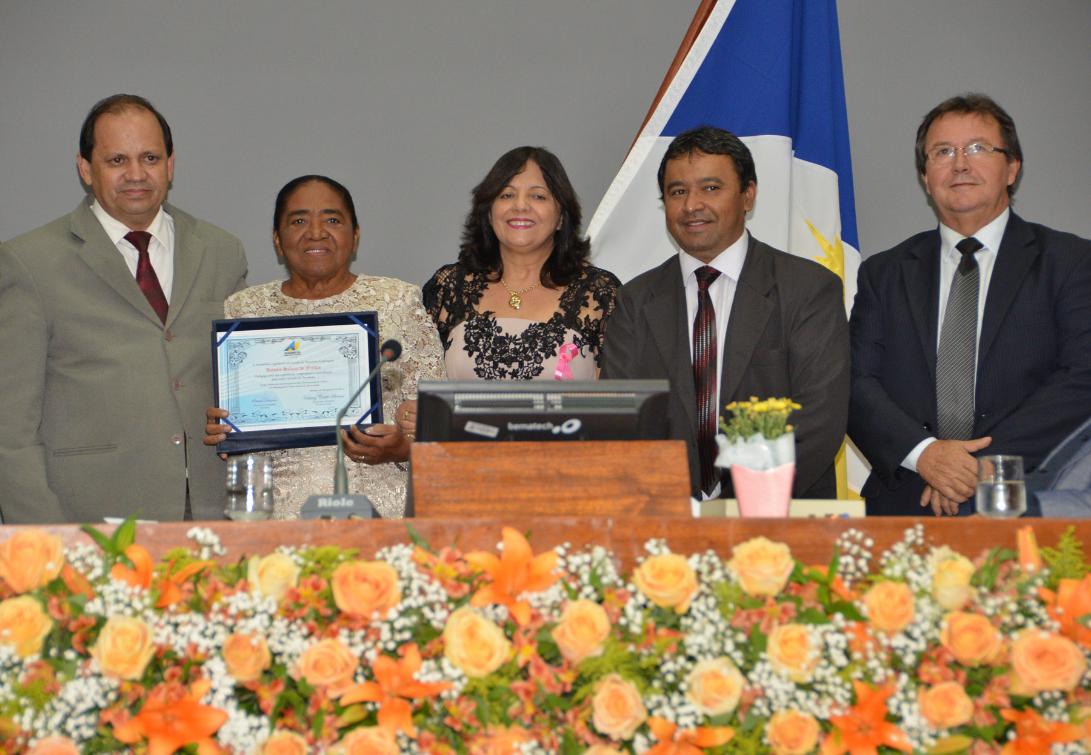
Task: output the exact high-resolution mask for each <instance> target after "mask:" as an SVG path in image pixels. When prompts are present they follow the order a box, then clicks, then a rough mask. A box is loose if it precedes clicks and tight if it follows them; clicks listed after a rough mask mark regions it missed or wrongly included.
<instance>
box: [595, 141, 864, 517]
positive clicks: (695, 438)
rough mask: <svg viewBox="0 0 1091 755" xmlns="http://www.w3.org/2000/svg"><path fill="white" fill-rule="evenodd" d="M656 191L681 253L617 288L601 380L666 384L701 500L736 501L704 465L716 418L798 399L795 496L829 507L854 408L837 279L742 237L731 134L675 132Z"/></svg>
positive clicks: (748, 202) (744, 191) (742, 174)
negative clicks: (758, 403)
mask: <svg viewBox="0 0 1091 755" xmlns="http://www.w3.org/2000/svg"><path fill="white" fill-rule="evenodd" d="M659 189H660V192H661V193H662V198H663V208H664V212H665V214H666V221H667V230H668V231H669V232H670V234H671V236H672V237H673V238H674V240H675V242H677V244H678V246H679V247H680V248H681V251H680V253H679V254H678V256H676V257H672V258H670V259H669V260H667V261H666V262H664V263H663V264H662V265H660V266H659V267H657V268H655V269H653V270H649V271H648V272H646V273H644V274H642V275H640V276H637V277H636V278H634V279H633V280H632V281H630V282H629V283H627V284H625V285H624V286H622V287H621V291H620V293H619V295H618V300H617V307H616V309H615V310H614V312H613V314H612V315H611V317H610V321H609V322H608V323H607V325H606V340H605V344H604V346H603V358H604V361H603V369H602V376H603V377H609V378H668V379H669V380H670V381H671V397H670V404H669V412H670V416H669V425H670V435H671V437H672V438H678V439H681V440H685V441H686V443H687V448H688V451H689V463H690V478H691V482H692V492H693V495H694V496H695V497H697V498H700V497H715V496H722V497H728V498H729V497H732V496H733V495H734V491H733V489H732V487H731V478H730V475H724V474H722V472H721V471H720V470H718V469H716V468H715V467H714V466H713V465H712V461H713V459H714V458H715V450H716V447H715V441H714V438H713V436H714V435H715V427H716V424H717V423H718V420H719V417H720V413H721V412H722V410H723V407H724V406H725V405H726V404H727V403H728V402H730V401H736V400H746V399H748V398H749V397H751V396H757V397H759V398H769V397H773V396H789V397H791V398H793V399H794V400H795V401H797V402H799V403H800V404H801V405H802V406H803V408H802V409H801V410H800V411H799V412H797V413H796V414H794V415H793V416H792V422H793V424H794V425H795V427H796V477H795V485H794V495H795V496H796V497H804V498H834V497H836V495H837V482H836V477H835V472H834V457H835V456H836V454H837V451H838V449H839V448H840V446H841V441H842V439H843V438H844V435H845V424H846V422H847V416H848V399H849V337H848V322H847V320H846V318H845V308H844V298H843V297H844V295H843V293H842V286H841V281H840V279H839V278H838V277H837V276H836V275H834V274H833V273H831V272H830V271H829V270H826V269H825V268H823V267H822V266H820V265H818V264H817V263H815V262H811V261H810V260H806V259H803V258H801V257H797V256H794V255H791V254H786V253H785V252H780V251H777V250H776V249H773V248H772V247H770V246H768V245H766V244H763V243H762V242H760V241H758V240H757V239H754V238H753V237H751V236H750V234H749V233H748V232H747V231H746V228H745V224H746V214H747V213H748V212H749V211H750V210H751V209H753V206H754V200H755V197H756V196H757V174H756V171H755V168H754V160H753V157H752V156H751V155H750V150H749V149H747V147H746V145H745V144H743V143H742V141H740V140H739V139H738V138H737V137H736V136H735V135H734V134H731V133H730V132H728V131H724V130H723V129H719V128H713V127H711V126H702V127H700V128H696V129H692V130H690V131H687V132H684V133H682V134H679V135H678V137H676V138H675V140H674V141H673V142H672V143H671V144H670V146H669V147H668V148H667V152H666V154H665V155H664V156H663V160H662V162H661V163H660V166H659ZM691 336H692V337H691ZM717 355H722V357H720V356H717Z"/></svg>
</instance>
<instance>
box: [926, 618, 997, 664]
mask: <svg viewBox="0 0 1091 755" xmlns="http://www.w3.org/2000/svg"><path fill="white" fill-rule="evenodd" d="M939 641H940V643H942V644H943V646H944V647H945V648H947V649H948V650H950V651H951V655H953V656H954V657H955V660H956V661H958V662H959V663H961V664H962V665H963V666H982V665H985V664H990V663H995V662H997V661H998V660H1000V656H1001V654H1002V653H1003V650H1004V642H1003V638H1002V637H1001V636H1000V632H999V631H997V629H996V627H994V626H993V625H992V623H991V622H990V621H989V620H988V619H986V618H985V617H984V616H982V615H981V614H977V613H965V612H963V611H952V612H951V613H949V614H947V615H946V616H944V617H943V623H942V624H941V625H940V631H939Z"/></svg>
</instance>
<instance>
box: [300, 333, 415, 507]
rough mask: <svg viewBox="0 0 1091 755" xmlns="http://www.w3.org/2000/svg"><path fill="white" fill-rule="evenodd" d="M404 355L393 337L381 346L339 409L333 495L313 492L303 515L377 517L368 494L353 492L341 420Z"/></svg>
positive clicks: (305, 505) (304, 505)
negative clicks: (386, 366)
mask: <svg viewBox="0 0 1091 755" xmlns="http://www.w3.org/2000/svg"><path fill="white" fill-rule="evenodd" d="M401 355H402V345H401V344H400V343H398V342H397V341H395V340H394V339H390V340H389V341H384V342H383V345H382V346H381V347H379V362H378V364H376V365H375V369H373V370H372V371H371V374H369V375H368V376H367V379H366V380H364V382H362V383H360V387H359V388H357V389H356V391H355V393H353V394H352V396H350V397H349V400H348V401H346V402H345V405H344V406H342V407H341V410H340V411H339V412H337V419H336V425H337V431H336V432H337V462H336V464H335V465H334V473H333V495H312V496H310V497H309V498H308V499H307V500H306V501H305V502H304V504H303V508H302V509H301V510H300V512H299V518H300V519H375V518H377V517H378V514H376V513H375V507H374V506H372V505H371V501H370V500H368V497H367V496H366V495H349V494H348V490H349V482H348V472H347V471H346V470H345V439H344V438H343V437H342V436H341V420H343V419H344V418H345V414H346V413H347V412H348V410H349V407H350V406H352V402H353V401H355V400H356V397H357V396H359V395H360V393H361V392H363V390H364V388H366V387H367V386H369V385H371V381H372V380H374V379H375V376H376V375H378V374H379V370H381V369H382V367H383V365H384V364H386V363H387V362H393V361H396V360H397V359H398V357H400V356H401Z"/></svg>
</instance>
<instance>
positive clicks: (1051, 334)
mask: <svg viewBox="0 0 1091 755" xmlns="http://www.w3.org/2000/svg"><path fill="white" fill-rule="evenodd" d="M916 162H917V172H918V174H919V175H920V177H921V182H922V184H923V185H924V190H925V192H926V193H927V194H928V196H929V198H930V199H931V203H932V206H933V208H934V209H935V211H936V216H937V217H938V219H939V228H938V229H935V230H931V231H927V232H925V233H921V234H918V235H916V236H913V237H912V238H909V239H907V240H906V241H904V242H902V243H901V244H899V245H898V246H896V247H894V248H893V249H890V250H888V251H886V252H883V253H881V254H877V255H874V256H873V257H870V258H869V259H867V260H866V261H865V262H864V263H863V264H862V265H861V267H860V273H859V278H858V286H857V294H856V300H855V303H854V306H853V309H852V317H851V321H850V332H851V338H852V397H851V405H850V409H849V435H850V436H851V437H852V439H853V440H854V441H855V443H856V445H857V446H858V447H859V448H860V450H861V451H862V452H863V454H864V455H865V456H866V457H867V459H868V461H869V462H870V463H871V466H872V472H871V476H870V477H869V478H868V481H867V483H866V484H865V485H864V489H863V494H864V497H865V498H866V500H867V512H868V514H872V515H874V514H878V515H888V516H889V515H921V514H925V513H933V514H935V515H936V516H942V515H958V514H962V515H966V514H970V513H972V511H973V497H974V491H975V487H976V471H977V462H976V459H975V456H977V455H980V454H1018V455H1021V456H1022V457H1023V459H1024V464H1025V466H1026V468H1027V469H1028V470H1033V469H1034V468H1035V467H1036V466H1037V465H1038V463H1039V462H1040V461H1041V460H1042V459H1043V458H1044V457H1045V455H1046V454H1047V453H1048V452H1049V450H1050V449H1051V448H1052V447H1053V446H1054V445H1056V444H1057V443H1058V442H1059V441H1061V440H1062V439H1063V438H1065V436H1067V435H1068V434H1069V433H1070V432H1072V430H1074V429H1075V428H1076V427H1077V426H1078V425H1079V424H1080V423H1081V422H1082V421H1083V420H1084V419H1085V418H1086V416H1087V408H1088V407H1089V406H1091V242H1089V241H1088V240H1087V239H1082V238H1080V237H1078V236H1074V235H1072V234H1068V233H1062V232H1060V231H1055V230H1053V229H1050V228H1046V227H1045V226H1041V225H1037V224H1035V223H1028V222H1026V221H1025V220H1023V219H1022V218H1020V217H1019V216H1018V215H1016V214H1015V213H1013V212H1012V211H1011V207H1010V205H1011V201H1012V195H1013V194H1014V192H1015V187H1016V184H1017V182H1018V180H1019V174H1020V171H1021V169H1022V163H1023V153H1022V150H1021V148H1020V146H1019V137H1018V135H1017V134H1016V131H1015V123H1014V122H1013V121H1012V119H1011V116H1009V115H1008V114H1007V112H1005V111H1004V109H1003V108H1001V107H1000V106H999V105H998V104H996V102H994V101H993V100H992V99H990V98H989V97H987V96H984V95H981V94H967V95H964V96H959V97H952V98H951V99H949V100H946V101H945V102H942V103H940V104H939V105H937V106H936V107H935V108H933V109H932V111H931V112H930V113H928V115H926V116H925V118H924V120H923V121H922V122H921V125H920V127H919V128H918V130H917V144H916Z"/></svg>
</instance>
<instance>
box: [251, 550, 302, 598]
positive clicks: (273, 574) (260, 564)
mask: <svg viewBox="0 0 1091 755" xmlns="http://www.w3.org/2000/svg"><path fill="white" fill-rule="evenodd" d="M246 581H247V582H249V583H250V590H251V591H252V592H256V593H257V594H258V595H262V596H264V597H266V598H272V599H273V600H275V601H277V602H278V603H279V602H280V600H281V598H283V597H284V593H286V592H288V590H289V589H291V588H293V587H295V586H296V583H298V582H299V566H298V565H297V564H296V562H295V561H293V560H292V559H291V557H290V556H287V555H285V554H283V553H270V554H269V555H268V556H264V557H263V556H254V557H252V558H251V559H250V560H249V561H248V562H247V564H246Z"/></svg>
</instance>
